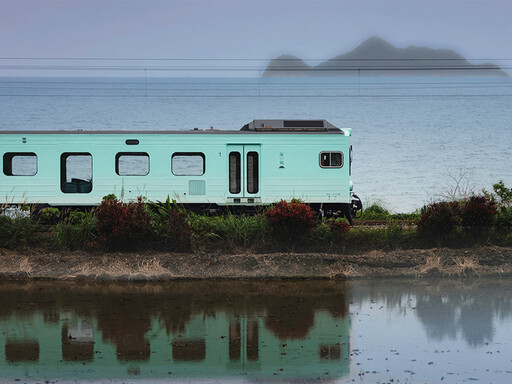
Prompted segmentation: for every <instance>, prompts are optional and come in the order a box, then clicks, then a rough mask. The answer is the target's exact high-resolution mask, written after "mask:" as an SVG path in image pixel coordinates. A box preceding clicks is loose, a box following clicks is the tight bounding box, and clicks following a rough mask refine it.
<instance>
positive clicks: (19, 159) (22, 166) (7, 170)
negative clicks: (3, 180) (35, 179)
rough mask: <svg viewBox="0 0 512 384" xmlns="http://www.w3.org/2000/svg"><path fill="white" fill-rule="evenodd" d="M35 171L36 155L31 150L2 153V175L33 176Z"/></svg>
mask: <svg viewBox="0 0 512 384" xmlns="http://www.w3.org/2000/svg"><path fill="white" fill-rule="evenodd" d="M36 173H37V156H36V154H35V153H32V152H9V153H5V154H4V175H6V176H34V175H35V174H36Z"/></svg>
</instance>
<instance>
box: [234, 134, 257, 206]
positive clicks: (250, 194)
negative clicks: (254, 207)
mask: <svg viewBox="0 0 512 384" xmlns="http://www.w3.org/2000/svg"><path fill="white" fill-rule="evenodd" d="M227 157H228V197H232V198H235V199H237V198H240V199H241V198H244V200H245V199H248V200H247V202H251V201H250V199H253V198H255V197H259V196H260V180H261V175H260V174H261V172H260V164H261V159H260V145H258V144H236V145H228V156H227Z"/></svg>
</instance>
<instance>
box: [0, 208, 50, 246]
mask: <svg viewBox="0 0 512 384" xmlns="http://www.w3.org/2000/svg"><path fill="white" fill-rule="evenodd" d="M41 231H42V229H41V226H40V225H39V223H38V222H37V221H35V220H33V219H32V218H31V217H23V216H18V217H15V218H10V217H8V216H4V215H0V248H10V249H12V248H17V247H22V246H28V245H35V244H38V243H39V240H40V239H39V234H40V232H41Z"/></svg>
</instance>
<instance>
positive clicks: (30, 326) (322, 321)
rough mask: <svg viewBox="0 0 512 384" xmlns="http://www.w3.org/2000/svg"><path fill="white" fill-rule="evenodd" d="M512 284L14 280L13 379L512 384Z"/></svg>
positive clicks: (8, 319)
mask: <svg viewBox="0 0 512 384" xmlns="http://www.w3.org/2000/svg"><path fill="white" fill-rule="evenodd" d="M511 335H512V280H498V279H492V280H491V279H474V280H464V281H459V280H440V281H437V280H428V281H427V280H405V279H395V280H375V281H354V282H328V281H323V282H319V281H284V282H236V281H235V282H174V283H146V284H129V283H125V284H120V283H103V284H99V283H78V282H74V283H71V282H20V281H16V282H14V281H13V282H5V281H4V282H3V283H2V284H1V285H0V382H2V383H3V382H14V381H16V382H18V381H19V382H45V381H46V382H59V383H62V382H74V381H80V382H110V381H113V382H119V383H120V382H163V381H167V380H174V381H177V382H269V381H271V382H339V383H345V382H362V383H465V382H468V383H470V382H481V383H510V382H512V344H511V341H512V338H511Z"/></svg>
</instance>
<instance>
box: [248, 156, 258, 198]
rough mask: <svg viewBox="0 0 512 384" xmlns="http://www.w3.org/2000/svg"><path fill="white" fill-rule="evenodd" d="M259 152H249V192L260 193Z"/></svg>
mask: <svg viewBox="0 0 512 384" xmlns="http://www.w3.org/2000/svg"><path fill="white" fill-rule="evenodd" d="M258 173H259V168H258V152H248V153H247V192H248V193H258V190H259V184H258V176H259V175H258Z"/></svg>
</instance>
